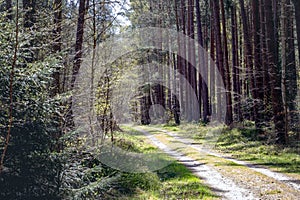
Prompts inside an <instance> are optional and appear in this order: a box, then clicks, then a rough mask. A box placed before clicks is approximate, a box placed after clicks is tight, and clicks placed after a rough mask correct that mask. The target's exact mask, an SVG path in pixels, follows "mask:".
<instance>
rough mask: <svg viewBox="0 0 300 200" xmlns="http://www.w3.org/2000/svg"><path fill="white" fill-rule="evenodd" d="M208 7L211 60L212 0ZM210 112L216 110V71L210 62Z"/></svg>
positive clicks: (213, 113) (213, 40)
mask: <svg viewBox="0 0 300 200" xmlns="http://www.w3.org/2000/svg"><path fill="white" fill-rule="evenodd" d="M210 7H211V10H212V13H211V19H210V27H211V28H210V57H211V59H212V61H216V58H215V27H214V26H213V25H214V23H215V22H214V21H215V20H214V19H215V18H214V6H213V0H210ZM209 65H210V67H209V68H210V114H211V116H215V115H216V114H217V112H216V90H215V89H216V79H215V78H216V72H215V63H212V62H210V63H209Z"/></svg>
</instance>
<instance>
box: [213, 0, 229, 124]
mask: <svg viewBox="0 0 300 200" xmlns="http://www.w3.org/2000/svg"><path fill="white" fill-rule="evenodd" d="M213 6H214V28H215V29H214V30H215V31H214V32H215V37H216V51H217V59H216V64H217V66H218V70H219V73H220V74H221V77H222V80H216V81H219V83H217V85H218V87H217V90H218V91H217V96H218V98H217V107H218V108H217V111H218V120H219V121H220V120H222V108H221V98H222V97H221V88H220V86H221V84H220V83H223V85H225V83H224V82H225V70H224V66H223V63H224V53H223V49H222V39H221V38H222V36H221V26H220V6H219V1H218V0H213ZM226 103H227V104H228V103H229V102H226Z"/></svg>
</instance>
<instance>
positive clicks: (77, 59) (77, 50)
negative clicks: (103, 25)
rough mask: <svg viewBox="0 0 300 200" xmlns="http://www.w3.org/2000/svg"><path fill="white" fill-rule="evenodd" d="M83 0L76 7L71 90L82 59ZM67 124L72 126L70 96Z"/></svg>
mask: <svg viewBox="0 0 300 200" xmlns="http://www.w3.org/2000/svg"><path fill="white" fill-rule="evenodd" d="M85 3H86V2H85V0H80V1H79V8H78V13H79V14H78V22H77V31H76V43H75V57H74V64H73V70H72V78H71V84H70V87H71V88H70V89H71V90H73V89H74V88H75V81H76V77H77V75H78V73H79V69H80V65H81V59H82V46H83V34H84V22H85V12H86V10H85ZM67 118H68V119H67V125H68V126H74V119H73V112H72V98H71V99H70V106H69V108H68V112H67Z"/></svg>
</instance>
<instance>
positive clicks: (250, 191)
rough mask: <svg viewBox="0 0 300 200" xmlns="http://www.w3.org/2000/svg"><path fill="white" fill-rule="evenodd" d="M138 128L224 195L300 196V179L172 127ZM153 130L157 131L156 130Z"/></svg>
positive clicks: (223, 196) (261, 197) (216, 191)
mask: <svg viewBox="0 0 300 200" xmlns="http://www.w3.org/2000/svg"><path fill="white" fill-rule="evenodd" d="M135 129H137V130H138V131H140V132H143V133H144V134H145V135H146V136H147V137H148V138H149V139H150V140H151V141H152V143H153V144H154V145H156V146H157V147H158V148H160V149H161V150H163V151H164V152H166V153H167V154H169V155H170V156H172V157H173V158H175V159H176V160H178V161H179V162H181V163H183V164H184V165H185V166H187V167H188V168H189V169H190V170H191V171H193V172H194V174H196V175H197V176H198V177H200V178H201V179H202V180H203V181H204V182H205V183H206V184H207V185H209V186H210V187H211V188H212V190H213V191H214V192H215V193H216V194H217V195H218V196H220V197H221V199H230V200H231V199H238V200H240V199H251V200H252V199H292V200H293V199H300V195H299V194H300V185H299V180H293V178H291V177H288V176H286V175H283V174H280V173H277V172H273V171H271V170H269V169H266V168H263V167H260V166H256V165H253V164H250V163H247V162H244V161H239V160H236V159H233V158H228V157H226V156H224V155H221V154H219V153H215V152H213V151H211V150H208V149H205V148H203V146H202V145H199V144H196V143H195V142H194V141H193V140H192V139H187V138H182V137H180V136H178V135H176V134H175V133H173V132H170V131H166V130H162V129H158V128H150V127H147V129H145V128H143V127H135ZM153 131H155V132H156V134H152V133H151V132H153ZM157 133H159V134H157Z"/></svg>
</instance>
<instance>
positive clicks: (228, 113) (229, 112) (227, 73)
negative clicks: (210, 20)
mask: <svg viewBox="0 0 300 200" xmlns="http://www.w3.org/2000/svg"><path fill="white" fill-rule="evenodd" d="M220 3H221V13H222V29H223V45H224V47H223V48H224V56H225V57H224V66H225V68H224V76H225V88H226V101H227V110H226V119H225V121H226V122H225V123H226V124H227V125H230V124H231V123H232V122H233V117H232V97H231V81H230V71H229V61H228V59H229V54H228V42H227V33H226V31H227V29H226V19H225V9H224V2H223V0H221V1H220Z"/></svg>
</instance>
